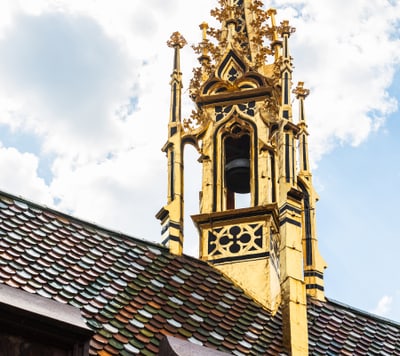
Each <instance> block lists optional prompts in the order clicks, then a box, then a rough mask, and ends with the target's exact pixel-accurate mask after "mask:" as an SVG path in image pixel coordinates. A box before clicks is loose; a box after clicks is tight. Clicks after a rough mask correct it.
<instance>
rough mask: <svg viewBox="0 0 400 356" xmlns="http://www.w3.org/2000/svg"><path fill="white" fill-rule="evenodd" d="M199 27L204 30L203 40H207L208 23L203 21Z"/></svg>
mask: <svg viewBox="0 0 400 356" xmlns="http://www.w3.org/2000/svg"><path fill="white" fill-rule="evenodd" d="M199 27H200V29H201V30H202V31H203V41H207V30H208V23H207V22H202V23H201V24H200V26H199Z"/></svg>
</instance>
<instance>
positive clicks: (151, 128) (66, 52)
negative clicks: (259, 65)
mask: <svg viewBox="0 0 400 356" xmlns="http://www.w3.org/2000/svg"><path fill="white" fill-rule="evenodd" d="M343 3H344V1H337V0H329V1H324V2H318V1H317V2H316V1H311V0H308V1H279V3H277V5H279V6H280V7H284V9H283V10H282V11H281V15H280V18H286V17H289V18H292V17H295V18H294V19H293V21H292V23H293V24H294V25H295V26H296V27H297V32H296V33H295V34H294V35H293V37H292V39H291V47H292V52H293V56H294V64H295V67H296V68H295V78H294V82H295V83H296V82H297V81H298V80H304V81H305V82H306V86H308V87H310V88H311V89H312V93H311V95H310V97H309V98H308V99H307V101H306V112H307V116H308V119H309V125H310V134H311V137H310V140H311V145H312V146H311V148H312V150H313V155H314V160H317V159H319V158H320V157H321V156H322V155H323V154H324V153H325V152H327V151H328V150H329V149H330V148H331V147H333V145H334V144H337V142H338V141H339V142H342V143H352V144H358V143H360V142H361V141H362V140H365V139H366V138H367V137H368V135H369V134H370V132H371V131H372V130H374V129H376V128H377V127H378V126H380V125H382V123H383V122H384V117H385V116H386V115H387V114H388V113H390V112H391V111H393V110H394V109H395V107H396V102H395V99H394V98H390V97H389V96H388V94H387V90H388V87H389V86H390V83H391V81H392V79H393V73H394V70H395V66H396V65H397V64H398V63H399V48H400V46H399V43H398V39H396V38H395V37H394V36H393V26H394V24H395V21H396V20H398V19H400V4H397V3H395V4H392V5H390V3H389V2H387V1H378V0H374V1H368V2H366V1H358V0H350V1H346V3H345V4H346V6H344V5H343ZM216 5H217V1H216V0H202V1H201V2H193V1H187V0H173V1H161V0H149V1H147V2H146V3H143V2H139V1H135V2H132V1H130V0H117V1H113V2H110V1H108V0H97V1H94V0H58V1H53V0H42V1H40V2H39V1H38V2H32V1H19V2H18V3H17V2H14V1H6V2H5V3H4V2H2V4H1V5H0V10H2V11H0V14H1V15H0V19H2V18H4V19H5V21H6V20H7V21H6V22H7V25H6V26H1V27H0V53H2V56H0V73H1V78H2V79H1V81H0V122H2V123H6V124H7V125H9V126H11V127H13V128H14V130H24V131H27V132H33V133H34V134H35V135H36V136H38V137H40V139H41V143H42V150H43V151H47V152H51V153H52V154H54V157H55V161H54V164H53V166H52V167H51V170H52V175H53V177H52V178H53V179H52V181H51V183H50V184H49V185H48V186H46V184H45V182H44V181H41V180H40V178H38V177H37V173H36V171H37V165H38V163H37V160H40V159H41V157H36V156H32V157H31V156H29V159H28V158H27V157H26V156H23V155H22V154H15V160H16V162H21V159H22V158H21V157H24V159H22V161H23V162H25V163H24V164H25V166H26V165H27V164H28V162H29V163H30V164H31V165H30V166H29V165H28V166H29V167H30V168H29V169H28V171H29V173H26V172H25V173H23V172H20V173H19V174H25V177H26V178H25V179H26V180H29V182H28V183H26V182H25V185H23V183H22V181H19V180H18V179H17V180H16V181H15V182H14V183H15V185H13V186H12V187H11V186H10V188H12V189H11V191H13V192H17V193H18V194H24V195H26V196H28V197H31V196H32V195H31V194H28V193H24V192H27V190H29V189H28V187H31V188H30V189H32V190H33V191H35V189H38V190H39V191H40V192H41V193H40V194H43V195H40V194H38V195H35V196H37V197H38V200H39V201H42V202H47V201H50V200H51V198H49V197H52V196H54V197H58V198H61V200H60V201H59V203H58V207H59V208H60V209H62V210H66V211H72V212H74V213H75V214H78V215H80V216H82V217H88V218H90V219H92V220H94V221H101V222H102V224H103V225H108V226H113V227H116V228H118V229H122V230H125V231H128V232H132V233H134V234H136V235H139V236H149V237H150V238H151V239H153V240H156V239H157V237H158V233H157V234H156V235H155V233H153V226H154V231H156V230H158V222H157V221H156V220H155V219H154V218H153V216H154V213H155V212H156V211H157V210H158V209H159V208H160V207H161V205H162V204H164V203H165V199H166V197H165V187H166V160H165V157H164V155H163V154H162V153H161V152H160V147H161V146H162V145H163V144H164V142H165V140H166V136H167V131H166V129H167V124H168V114H169V86H168V82H169V80H170V73H171V69H172V56H173V53H172V50H171V49H170V48H168V47H167V46H166V41H167V40H168V38H169V36H170V34H171V33H172V32H173V31H175V30H179V31H180V32H181V33H182V34H183V35H184V36H185V38H186V39H187V40H188V42H189V44H193V43H197V42H198V41H199V40H200V37H201V34H200V29H199V28H198V24H200V23H201V22H202V21H204V20H205V21H209V22H213V19H212V18H210V16H209V10H210V9H212V8H213V7H215V6H216ZM272 5H274V4H272ZM343 8H346V11H343V10H342V9H343ZM3 54H4V55H3ZM196 57H197V56H196V55H195V54H194V53H193V51H192V50H191V49H190V47H189V46H187V47H185V48H184V49H183V50H182V58H181V60H182V72H183V76H184V85H185V87H184V110H183V112H184V116H187V115H188V114H189V112H190V110H191V106H190V103H189V100H188V93H187V92H186V90H187V88H188V82H189V79H190V77H191V75H192V68H193V67H194V66H196V65H197V59H196ZM136 100H137V102H136ZM132 102H134V103H135V110H134V111H133V112H132V107H129V103H132ZM295 108H296V106H295ZM294 111H295V112H296V110H294ZM121 113H124V115H123V117H121ZM372 114H373V115H372ZM18 159H19V161H18ZM1 162H4V164H6V165H10V164H11V163H10V162H9V161H7V160H6V158H5V157H2V156H1V155H0V164H1ZM35 162H36V163H35ZM16 164H17V163H16ZM35 164H36V166H35ZM22 176H23V175H22ZM191 179H192V178H190V175H189V178H188V180H187V181H186V184H187V185H190V184H191V183H190V180H191ZM18 182H19V183H18ZM23 186H24V189H25V190H24V189H22V188H23ZM196 194H197V192H196V193H195V194H194V195H193V196H194V199H196ZM40 196H41V197H42V198H39V197H40ZM186 205H187V206H193V207H194V208H193V209H194V212H196V210H197V201H195V202H189V201H187V204H186ZM138 221H141V222H143V223H141V224H138ZM187 224H188V225H190V224H191V222H190V221H187ZM149 226H151V228H149Z"/></svg>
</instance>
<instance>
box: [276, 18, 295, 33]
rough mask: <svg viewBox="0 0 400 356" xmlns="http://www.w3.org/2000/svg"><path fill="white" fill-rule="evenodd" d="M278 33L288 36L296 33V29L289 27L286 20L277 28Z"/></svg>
mask: <svg viewBox="0 0 400 356" xmlns="http://www.w3.org/2000/svg"><path fill="white" fill-rule="evenodd" d="M277 30H278V32H279V33H280V34H282V35H288V36H290V35H291V34H292V33H294V32H296V28H294V27H291V26H290V25H289V21H288V20H284V21H282V22H281V25H280V26H279V27H278V28H277Z"/></svg>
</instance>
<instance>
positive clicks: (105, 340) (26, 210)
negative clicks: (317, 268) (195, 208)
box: [0, 193, 400, 355]
mask: <svg viewBox="0 0 400 356" xmlns="http://www.w3.org/2000/svg"><path fill="white" fill-rule="evenodd" d="M0 283H4V284H7V285H9V286H11V287H14V288H19V289H22V290H25V291H27V292H29V293H34V294H37V295H39V296H42V297H44V298H51V299H53V300H56V301H58V302H60V303H68V304H70V305H73V306H75V307H77V308H80V309H81V313H82V316H83V317H84V319H85V320H86V322H87V325H88V326H89V327H90V328H92V329H93V330H94V332H95V335H94V336H93V338H92V340H91V344H90V354H92V355H95V354H98V353H99V352H100V351H105V352H107V353H108V354H111V355H133V354H138V353H139V354H142V355H154V354H157V352H158V348H159V344H160V341H161V339H162V338H163V336H164V335H173V336H176V337H180V338H184V339H187V340H189V341H191V342H193V343H197V344H201V345H204V346H206V347H210V348H214V349H218V350H221V351H225V352H227V353H231V354H236V355H241V354H250V355H277V354H280V353H283V352H284V350H283V346H282V332H281V329H282V321H281V316H280V313H279V312H278V313H277V315H275V316H271V315H270V314H269V313H268V311H266V310H264V309H263V308H262V307H261V306H260V305H259V304H257V303H255V302H254V301H253V300H252V299H251V298H250V297H248V296H247V295H246V294H245V292H244V291H243V290H241V289H240V288H238V287H237V286H235V285H234V284H233V283H232V282H231V281H230V280H229V279H227V278H226V277H225V276H223V275H222V274H221V273H220V272H218V271H217V270H216V269H214V268H213V267H211V266H209V265H208V264H207V263H205V262H202V261H200V260H197V259H195V258H192V257H188V256H180V257H179V256H174V255H171V254H170V253H169V252H168V250H167V249H165V248H164V247H162V246H161V245H158V244H153V243H149V242H147V241H143V240H139V239H135V238H132V237H129V236H126V235H123V234H120V233H116V232H113V231H109V230H106V229H103V228H100V227H99V226H96V225H94V224H91V223H87V222H84V221H81V220H78V219H75V218H73V217H70V216H68V215H65V214H61V213H59V212H56V211H53V210H51V209H48V208H46V207H43V206H39V205H36V204H33V203H31V202H28V201H26V200H23V199H21V198H17V197H14V196H11V195H8V194H5V193H0ZM308 309H309V337H310V354H314V355H327V354H328V355H329V354H331V355H334V354H343V355H345V354H348V355H357V354H360V355H361V354H368V355H373V354H388V355H389V354H390V355H400V341H399V340H400V325H399V324H394V323H390V322H388V321H386V320H383V319H380V318H377V317H374V316H371V315H368V314H363V313H361V312H357V311H355V310H354V309H352V308H350V307H346V306H343V305H340V304H338V303H335V302H326V303H321V302H317V301H314V300H310V301H309V308H308Z"/></svg>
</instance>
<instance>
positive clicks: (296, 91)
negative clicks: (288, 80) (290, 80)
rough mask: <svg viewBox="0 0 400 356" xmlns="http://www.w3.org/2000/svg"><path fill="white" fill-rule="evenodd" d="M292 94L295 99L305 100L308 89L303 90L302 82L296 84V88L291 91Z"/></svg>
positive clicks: (308, 92)
mask: <svg viewBox="0 0 400 356" xmlns="http://www.w3.org/2000/svg"><path fill="white" fill-rule="evenodd" d="M293 94H295V95H296V98H297V99H300V98H302V99H305V98H306V97H307V96H308V95H309V94H310V89H306V88H304V82H298V84H297V87H296V88H295V89H293Z"/></svg>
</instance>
